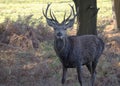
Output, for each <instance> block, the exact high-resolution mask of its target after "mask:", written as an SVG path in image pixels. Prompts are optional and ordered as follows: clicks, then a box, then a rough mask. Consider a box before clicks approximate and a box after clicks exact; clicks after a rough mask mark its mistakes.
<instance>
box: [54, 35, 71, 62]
mask: <svg viewBox="0 0 120 86" xmlns="http://www.w3.org/2000/svg"><path fill="white" fill-rule="evenodd" d="M54 48H55V51H56V53H57V55H58V56H59V57H60V60H61V62H62V63H64V62H63V61H67V59H68V57H69V56H68V55H69V53H70V50H71V49H70V48H71V44H70V40H69V39H68V37H65V38H63V39H57V38H55V41H54Z"/></svg>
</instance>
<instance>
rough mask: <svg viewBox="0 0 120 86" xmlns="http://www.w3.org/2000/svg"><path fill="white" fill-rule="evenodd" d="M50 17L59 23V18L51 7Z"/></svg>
mask: <svg viewBox="0 0 120 86" xmlns="http://www.w3.org/2000/svg"><path fill="white" fill-rule="evenodd" d="M50 17H51V18H52V19H53V20H54V21H56V22H57V23H58V21H57V18H56V17H55V15H54V13H53V12H52V11H51V9H50Z"/></svg>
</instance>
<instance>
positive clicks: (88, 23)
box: [73, 0, 98, 35]
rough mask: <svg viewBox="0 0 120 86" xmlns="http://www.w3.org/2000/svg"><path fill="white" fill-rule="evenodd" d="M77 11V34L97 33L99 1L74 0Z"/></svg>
mask: <svg viewBox="0 0 120 86" xmlns="http://www.w3.org/2000/svg"><path fill="white" fill-rule="evenodd" d="M73 1H74V3H75V6H76V11H77V21H78V27H77V28H78V31H77V35H85V34H93V35H97V29H96V28H97V26H96V22H97V12H98V9H97V3H96V0H73Z"/></svg>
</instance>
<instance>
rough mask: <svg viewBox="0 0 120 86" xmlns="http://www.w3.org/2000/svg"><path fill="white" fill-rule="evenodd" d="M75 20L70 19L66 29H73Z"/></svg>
mask: <svg viewBox="0 0 120 86" xmlns="http://www.w3.org/2000/svg"><path fill="white" fill-rule="evenodd" d="M74 21H75V20H74V19H70V20H69V22H68V23H66V24H65V28H71V27H72V26H73V24H74Z"/></svg>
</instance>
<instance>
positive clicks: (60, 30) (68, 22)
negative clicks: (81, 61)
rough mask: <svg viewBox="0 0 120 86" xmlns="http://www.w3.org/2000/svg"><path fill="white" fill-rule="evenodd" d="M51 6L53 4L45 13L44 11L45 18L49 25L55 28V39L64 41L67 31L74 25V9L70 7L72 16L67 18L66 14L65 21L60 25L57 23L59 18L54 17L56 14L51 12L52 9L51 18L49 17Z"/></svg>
mask: <svg viewBox="0 0 120 86" xmlns="http://www.w3.org/2000/svg"><path fill="white" fill-rule="evenodd" d="M50 5H51V4H48V5H47V8H46V11H45V12H44V10H43V15H44V16H45V18H46V21H47V23H48V25H49V26H51V27H53V28H54V33H55V37H56V38H58V39H63V38H65V37H66V30H67V29H68V28H71V27H72V26H73V24H74V20H75V17H76V14H75V11H74V7H73V6H71V5H70V7H71V9H72V10H71V12H70V15H69V16H68V17H67V18H66V12H65V14H64V19H63V21H62V22H61V23H59V22H58V21H57V18H56V17H55V15H54V13H53V12H52V11H51V9H50V18H49V17H48V16H47V14H48V9H49V7H50ZM72 15H73V17H72ZM71 17H72V18H71Z"/></svg>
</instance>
